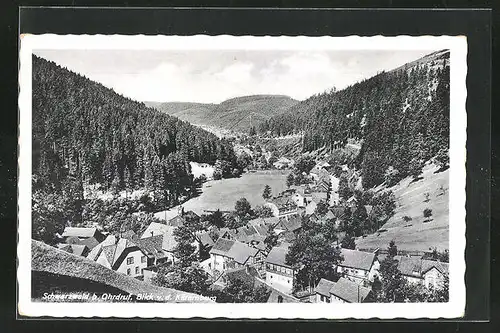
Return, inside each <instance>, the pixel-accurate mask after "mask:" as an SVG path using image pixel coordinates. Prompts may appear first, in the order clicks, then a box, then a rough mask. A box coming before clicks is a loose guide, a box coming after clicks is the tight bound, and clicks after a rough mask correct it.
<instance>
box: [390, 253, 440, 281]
mask: <svg viewBox="0 0 500 333" xmlns="http://www.w3.org/2000/svg"><path fill="white" fill-rule="evenodd" d="M395 259H396V260H398V261H399V262H398V269H399V270H400V271H401V274H403V275H406V276H412V277H416V278H423V276H424V275H425V273H427V272H428V271H429V270H431V269H433V268H436V269H437V270H438V272H440V273H441V274H448V264H447V263H443V262H440V261H434V260H427V259H421V258H415V257H402V256H396V257H395Z"/></svg>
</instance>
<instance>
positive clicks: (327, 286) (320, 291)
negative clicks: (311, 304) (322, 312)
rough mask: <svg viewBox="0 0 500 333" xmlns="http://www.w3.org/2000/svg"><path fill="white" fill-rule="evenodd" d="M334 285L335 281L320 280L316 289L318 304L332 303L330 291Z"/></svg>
mask: <svg viewBox="0 0 500 333" xmlns="http://www.w3.org/2000/svg"><path fill="white" fill-rule="evenodd" d="M334 285H335V282H333V281H330V280H327V279H321V280H319V282H318V285H317V286H316V288H314V289H315V293H316V303H330V302H331V295H330V290H331V289H332V288H333V286H334Z"/></svg>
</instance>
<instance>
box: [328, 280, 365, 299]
mask: <svg viewBox="0 0 500 333" xmlns="http://www.w3.org/2000/svg"><path fill="white" fill-rule="evenodd" d="M370 291H371V289H369V288H366V287H363V286H361V285H359V284H357V283H356V282H353V281H350V280H348V279H346V278H340V279H339V280H338V281H337V282H336V283H335V284H334V285H333V287H332V288H331V289H330V294H331V295H334V296H337V297H339V298H341V299H343V300H344V301H346V302H349V303H361V302H363V300H364V299H365V298H366V297H367V296H368V294H369V293H370Z"/></svg>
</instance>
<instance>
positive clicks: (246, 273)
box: [223, 266, 259, 287]
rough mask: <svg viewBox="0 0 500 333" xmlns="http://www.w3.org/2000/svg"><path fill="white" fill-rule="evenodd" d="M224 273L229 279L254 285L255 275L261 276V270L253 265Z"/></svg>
mask: <svg viewBox="0 0 500 333" xmlns="http://www.w3.org/2000/svg"><path fill="white" fill-rule="evenodd" d="M223 275H224V276H225V277H226V278H227V279H229V280H237V279H239V280H241V281H242V282H243V283H244V284H246V285H248V286H250V287H253V286H254V284H255V277H256V276H259V272H257V270H256V269H255V267H252V266H243V267H239V268H233V269H229V270H227V271H225V272H224V273H223Z"/></svg>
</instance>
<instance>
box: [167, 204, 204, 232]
mask: <svg viewBox="0 0 500 333" xmlns="http://www.w3.org/2000/svg"><path fill="white" fill-rule="evenodd" d="M199 218H200V216H199V215H198V214H196V213H195V212H193V211H192V210H189V211H187V212H185V211H184V207H182V206H179V208H178V214H177V216H175V217H173V218H171V219H170V220H168V222H167V224H168V225H169V226H172V227H179V226H181V225H184V223H185V222H186V219H194V220H196V219H199Z"/></svg>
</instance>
